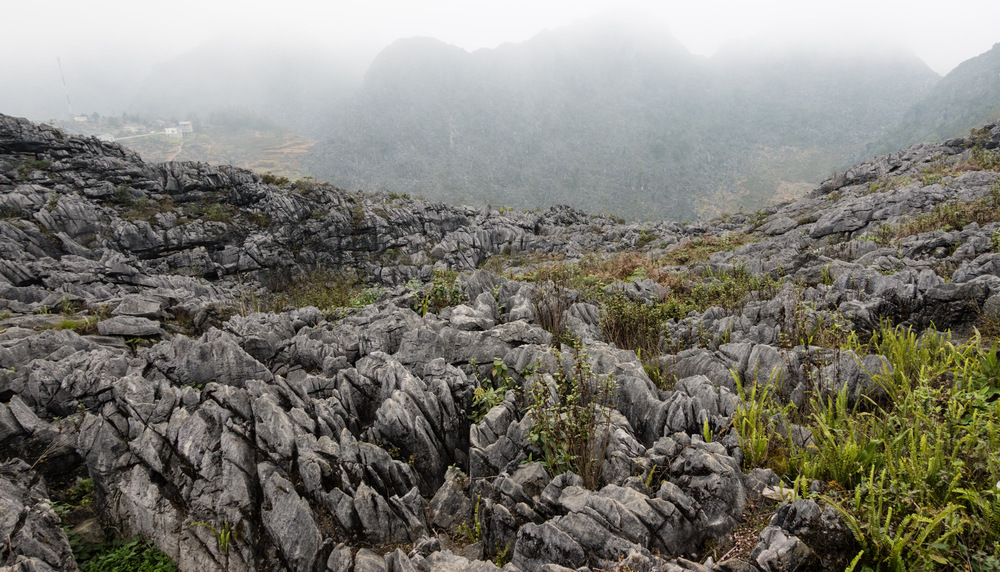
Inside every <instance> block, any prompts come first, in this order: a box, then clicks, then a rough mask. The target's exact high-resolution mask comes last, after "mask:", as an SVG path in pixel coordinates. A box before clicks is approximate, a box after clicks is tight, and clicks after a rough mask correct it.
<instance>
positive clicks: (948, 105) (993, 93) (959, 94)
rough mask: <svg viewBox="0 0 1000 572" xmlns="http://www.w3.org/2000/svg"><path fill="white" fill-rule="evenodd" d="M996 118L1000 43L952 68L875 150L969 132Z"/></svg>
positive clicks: (999, 114) (999, 93) (998, 115)
mask: <svg viewBox="0 0 1000 572" xmlns="http://www.w3.org/2000/svg"><path fill="white" fill-rule="evenodd" d="M994 119H1000V44H994V46H993V48H992V49H991V50H989V51H988V52H985V53H983V54H980V55H978V56H976V57H974V58H971V59H968V60H966V61H964V62H962V63H961V64H959V66H958V67H956V68H955V69H954V70H952V71H951V72H949V73H948V75H946V76H945V77H944V78H942V79H941V81H939V82H938V83H937V84H936V85H935V86H934V88H933V89H932V90H931V91H930V92H929V93H928V94H927V95H926V96H925V97H923V98H922V99H921V100H920V101H918V102H917V103H916V104H914V105H913V106H912V107H911V108H910V109H909V110H907V112H906V113H905V114H904V116H903V118H902V119H901V120H900V123H899V125H898V126H897V127H896V129H894V130H893V132H892V134H891V135H890V136H889V137H887V138H886V140H885V141H884V142H883V143H882V145H881V147H880V148H877V149H875V150H876V151H882V150H894V149H897V148H902V147H906V146H908V145H912V144H914V143H919V142H922V141H942V140H945V139H949V138H951V137H959V136H962V135H968V133H969V130H970V129H972V128H974V127H978V126H981V125H982V124H984V123H987V122H988V121H990V120H994Z"/></svg>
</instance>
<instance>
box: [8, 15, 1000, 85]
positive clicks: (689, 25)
mask: <svg viewBox="0 0 1000 572" xmlns="http://www.w3.org/2000/svg"><path fill="white" fill-rule="evenodd" d="M622 7H625V9H627V10H631V11H638V12H644V13H647V14H646V16H645V17H647V18H648V17H649V16H652V17H653V18H654V19H658V20H659V21H660V23H661V24H662V25H663V26H664V28H665V29H669V31H670V32H671V33H672V34H673V35H674V36H676V37H677V38H678V39H679V40H681V42H682V43H684V44H685V45H686V46H687V47H688V49H690V50H691V51H692V52H694V53H697V54H702V55H711V53H712V52H714V51H715V49H716V48H718V47H719V46H720V45H721V44H723V43H724V42H725V41H727V40H729V39H734V38H753V37H761V36H763V37H782V36H796V35H798V36H804V37H815V36H821V37H832V38H836V39H837V40H838V41H842V42H844V43H845V44H847V43H855V42H859V41H871V40H875V41H880V42H885V43H894V44H901V45H903V46H906V47H909V48H910V49H912V50H913V51H914V52H915V53H916V54H917V55H918V56H920V57H921V58H922V59H923V60H924V61H926V62H927V64H928V65H930V67H931V68H932V69H934V70H935V71H936V72H938V73H940V74H945V73H947V72H948V71H949V70H951V69H952V68H953V67H954V66H955V65H957V64H958V63H960V62H961V61H963V60H965V59H968V58H970V57H972V56H975V55H978V54H980V53H982V52H984V51H986V50H988V49H990V47H991V46H992V45H993V44H994V43H996V42H998V41H1000V30H998V28H997V26H996V24H997V22H998V21H1000V2H997V1H996V0H950V1H948V2H929V1H926V0H888V1H881V0H864V1H861V0H836V1H816V0H809V1H803V0H765V1H759V0H754V1H747V0H699V1H692V0H683V1H677V0H668V1H655V0H615V1H608V0H484V1H473V0H425V1H419V0H332V1H331V0H327V1H322V0H309V1H303V0H285V1H282V2H274V1H273V0H268V1H262V0H239V1H230V0H169V1H164V0H143V1H141V2H137V1H135V0H92V1H87V2H81V1H79V0H33V1H32V2H11V3H8V5H7V6H5V7H4V13H5V18H4V19H5V20H6V21H7V22H8V23H10V24H15V23H16V25H13V26H5V27H4V28H5V29H4V34H3V35H2V36H0V48H2V50H0V54H2V55H0V57H2V58H18V57H20V56H26V55H28V54H26V53H25V52H29V53H31V52H39V53H40V54H41V55H45V56H50V55H51V54H52V53H53V52H61V53H62V54H63V56H64V57H66V56H67V55H68V54H69V53H72V52H75V51H79V52H82V53H86V54H90V53H94V54H100V53H103V52H107V51H109V50H127V51H129V52H131V53H133V54H134V53H141V54H148V55H149V56H151V57H153V58H164V57H170V56H171V55H175V54H178V53H182V52H184V51H186V50H189V49H191V48H193V47H195V46H196V45H197V44H198V43H200V42H202V41H205V40H207V39H210V38H211V37H213V36H217V35H226V36H232V35H243V34H249V35H259V36H261V37H262V39H263V38H267V37H271V38H272V39H273V38H274V37H279V38H280V37H285V36H288V37H295V38H302V37H312V38H313V39H314V40H316V41H317V42H318V43H321V44H325V45H328V46H330V47H332V48H335V49H336V48H341V47H343V46H344V45H345V44H346V45H350V46H355V45H359V44H360V45H361V46H362V47H363V48H366V49H368V50H372V49H377V48H378V47H381V46H383V45H385V44H387V43H388V42H390V41H392V40H394V39H397V38H400V37H407V36H414V35H425V36H432V37H436V38H438V39H441V40H444V41H446V42H449V43H452V44H455V45H457V46H459V47H462V48H465V49H467V50H475V49H477V48H482V47H495V46H497V45H498V44H500V43H503V42H518V41H523V40H525V39H528V38H529V37H531V36H533V35H535V34H537V33H538V32H540V31H542V30H544V29H547V28H552V27H557V26H563V25H567V24H571V23H573V22H574V21H575V20H578V19H580V18H585V17H590V16H594V15H600V14H602V13H605V12H608V11H610V10H620V9H622Z"/></svg>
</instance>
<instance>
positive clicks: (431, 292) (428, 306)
mask: <svg viewBox="0 0 1000 572" xmlns="http://www.w3.org/2000/svg"><path fill="white" fill-rule="evenodd" d="M457 279H458V272H457V271H454V270H435V271H434V277H433V278H431V284H430V286H429V287H428V288H427V289H426V290H424V291H421V292H419V293H418V294H417V297H416V301H415V307H414V309H415V310H417V311H418V312H420V315H421V316H425V315H427V312H429V311H430V312H440V311H441V310H443V309H444V308H447V307H449V306H455V305H458V304H461V303H462V302H464V301H465V294H464V293H463V292H462V289H461V288H460V287H459V286H458V284H456V280H457Z"/></svg>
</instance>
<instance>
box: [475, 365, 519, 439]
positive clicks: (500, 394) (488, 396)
mask: <svg viewBox="0 0 1000 572" xmlns="http://www.w3.org/2000/svg"><path fill="white" fill-rule="evenodd" d="M471 365H472V371H473V375H474V376H475V377H476V380H477V382H478V383H477V384H476V389H475V391H474V392H473V394H472V408H473V409H472V413H471V414H470V415H469V420H471V421H472V422H473V423H479V422H480V421H482V420H483V417H486V414H487V413H489V412H490V410H491V409H493V408H494V407H496V406H497V405H500V403H502V402H503V399H504V396H505V395H506V394H507V391H509V390H511V389H516V384H515V382H514V379H513V378H512V377H511V376H510V372H508V371H507V364H505V363H504V362H503V360H502V359H500V358H494V359H493V369H492V371H491V372H490V376H489V377H487V378H482V377H480V376H479V374H478V371H477V368H476V363H475V362H474V361H473V363H472V364H471Z"/></svg>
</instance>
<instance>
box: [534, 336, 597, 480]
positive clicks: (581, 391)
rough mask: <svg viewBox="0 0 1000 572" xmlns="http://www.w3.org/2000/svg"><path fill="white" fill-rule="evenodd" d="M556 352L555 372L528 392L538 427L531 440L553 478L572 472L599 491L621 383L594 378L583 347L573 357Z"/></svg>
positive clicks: (538, 378) (541, 378) (537, 379)
mask: <svg viewBox="0 0 1000 572" xmlns="http://www.w3.org/2000/svg"><path fill="white" fill-rule="evenodd" d="M554 351H555V356H556V362H557V364H558V365H557V367H556V371H555V372H552V373H551V374H540V373H539V374H536V375H535V380H534V383H533V384H532V386H531V388H530V390H529V391H528V415H530V416H531V418H532V419H533V421H534V423H533V424H532V426H531V429H530V430H529V434H528V437H529V439H530V441H531V442H532V443H533V444H534V445H535V446H537V447H538V448H539V449H541V451H542V455H543V459H544V462H545V466H546V467H547V468H548V470H549V473H551V474H552V475H553V476H554V475H558V474H560V473H563V472H565V471H568V470H571V471H573V472H575V473H576V474H578V475H580V477H581V478H582V479H583V483H584V486H586V487H587V488H589V489H591V490H597V489H598V488H600V486H601V482H600V481H601V473H602V472H603V469H604V454H605V452H606V450H607V447H608V442H609V440H610V432H609V431H610V428H611V408H612V407H613V406H614V397H615V390H616V382H615V380H614V378H613V377H610V376H600V375H597V374H595V373H594V371H593V370H592V369H591V363H590V356H589V355H587V352H586V351H584V350H583V349H582V348H581V347H579V346H574V348H573V350H572V353H571V354H569V355H566V354H563V353H562V352H560V351H559V350H554Z"/></svg>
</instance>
